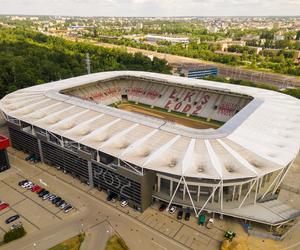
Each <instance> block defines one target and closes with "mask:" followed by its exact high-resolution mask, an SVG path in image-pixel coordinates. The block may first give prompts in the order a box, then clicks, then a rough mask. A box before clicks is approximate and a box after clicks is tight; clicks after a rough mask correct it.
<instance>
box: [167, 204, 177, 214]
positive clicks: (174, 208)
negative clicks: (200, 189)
mask: <svg viewBox="0 0 300 250" xmlns="http://www.w3.org/2000/svg"><path fill="white" fill-rule="evenodd" d="M176 209H177V208H176V207H175V206H170V207H169V209H168V212H169V214H174V213H175V211H176Z"/></svg>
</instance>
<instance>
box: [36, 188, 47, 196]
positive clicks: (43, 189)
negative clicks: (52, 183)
mask: <svg viewBox="0 0 300 250" xmlns="http://www.w3.org/2000/svg"><path fill="white" fill-rule="evenodd" d="M44 191H46V189H45V188H42V189H41V190H40V191H38V192H36V193H37V194H38V195H39V194H40V193H42V192H44Z"/></svg>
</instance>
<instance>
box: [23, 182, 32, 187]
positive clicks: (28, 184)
mask: <svg viewBox="0 0 300 250" xmlns="http://www.w3.org/2000/svg"><path fill="white" fill-rule="evenodd" d="M30 185H33V183H32V182H31V181H28V182H25V183H24V184H23V185H22V188H27V187H28V186H30Z"/></svg>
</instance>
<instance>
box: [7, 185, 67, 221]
mask: <svg viewBox="0 0 300 250" xmlns="http://www.w3.org/2000/svg"><path fill="white" fill-rule="evenodd" d="M2 182H3V183H5V184H6V185H7V186H9V187H11V188H12V189H14V190H16V191H17V192H18V193H20V194H22V195H24V196H26V197H27V199H29V200H31V201H32V202H33V203H35V204H37V205H38V206H39V207H41V208H43V209H45V210H46V211H48V212H49V213H50V214H52V215H54V216H55V217H57V218H58V219H59V220H62V218H61V217H59V216H58V215H56V214H55V213H53V212H52V211H50V210H49V209H48V208H46V207H44V206H42V205H41V204H39V203H38V202H36V201H35V200H33V199H32V198H30V197H29V196H28V195H26V192H24V193H22V192H20V191H19V190H17V189H16V188H15V187H12V186H11V185H9V184H8V183H6V182H5V181H3V180H2Z"/></svg>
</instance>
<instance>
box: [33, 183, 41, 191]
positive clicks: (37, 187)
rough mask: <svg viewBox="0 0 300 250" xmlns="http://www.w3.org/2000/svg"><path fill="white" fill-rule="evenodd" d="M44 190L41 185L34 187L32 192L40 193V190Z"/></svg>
mask: <svg viewBox="0 0 300 250" xmlns="http://www.w3.org/2000/svg"><path fill="white" fill-rule="evenodd" d="M41 189H42V188H41V187H40V186H39V185H34V186H33V187H32V188H31V192H38V191H39V190H41Z"/></svg>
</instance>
